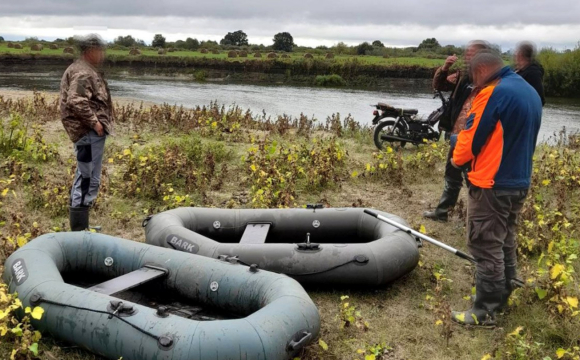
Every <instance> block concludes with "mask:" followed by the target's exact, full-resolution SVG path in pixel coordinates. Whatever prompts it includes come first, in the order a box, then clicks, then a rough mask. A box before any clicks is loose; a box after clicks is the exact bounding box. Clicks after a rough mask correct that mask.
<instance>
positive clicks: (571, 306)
mask: <svg viewBox="0 0 580 360" xmlns="http://www.w3.org/2000/svg"><path fill="white" fill-rule="evenodd" d="M116 113H117V122H118V126H117V133H116V135H115V136H114V137H111V138H110V139H109V140H108V144H107V149H106V154H105V162H104V169H103V187H102V189H101V194H100V196H99V198H98V202H97V205H96V208H95V210H94V215H93V216H92V220H93V222H94V223H95V224H101V225H104V226H105V229H104V232H106V233H108V234H111V235H115V236H119V237H123V238H127V239H132V240H135V241H143V240H144V234H143V230H142V228H141V221H142V219H143V218H144V217H145V216H146V215H147V214H150V213H155V212H158V211H163V210H165V209H169V208H173V207H178V206H190V205H195V206H215V207H228V208H237V207H256V208H261V207H276V206H303V205H304V204H307V203H316V202H320V203H323V204H325V205H326V206H332V207H339V206H358V207H363V206H364V207H374V208H377V209H381V210H384V211H388V212H391V213H394V214H397V215H400V216H402V217H403V218H405V219H407V220H408V221H409V222H410V223H411V224H412V225H413V226H415V227H416V228H423V231H426V232H427V233H428V234H429V235H431V236H433V237H436V238H439V239H441V240H443V241H445V242H447V243H449V244H451V245H453V246H456V247H459V248H462V249H464V248H465V229H464V219H465V213H464V205H463V204H464V201H465V199H462V200H461V203H460V205H459V206H458V209H456V211H455V213H454V215H453V216H452V220H451V222H450V223H448V224H441V223H433V222H425V221H424V220H423V219H422V218H421V212H422V211H423V210H425V209H427V208H429V207H430V206H433V205H435V203H436V201H437V200H438V198H439V195H440V191H441V189H442V169H443V165H444V164H443V162H444V157H445V154H446V150H447V149H446V145H444V144H443V143H432V144H425V145H423V146H420V147H418V148H410V149H407V150H403V151H401V150H396V149H392V148H387V149H386V151H384V152H382V153H377V152H376V151H375V148H374V147H373V145H372V140H371V135H370V131H371V130H370V129H368V128H365V127H361V126H360V125H359V124H358V123H356V122H355V121H354V120H353V119H352V118H350V117H346V118H342V117H340V116H339V115H333V116H331V117H329V118H328V119H327V120H326V121H316V120H315V119H311V118H307V117H306V116H301V117H299V118H297V119H292V118H288V117H275V118H270V117H267V116H265V115H263V116H257V115H255V114H252V113H250V112H249V111H244V110H243V109H240V108H238V107H229V108H227V107H224V106H220V105H218V104H210V105H208V106H205V107H198V108H195V109H185V108H182V107H176V106H170V105H155V106H152V107H150V108H146V107H144V106H143V105H141V106H140V105H139V104H124V105H118V106H117V112H116ZM0 119H1V121H2V122H1V127H0V155H1V157H0V159H1V160H0V161H1V162H0V201H1V203H0V232H1V235H0V263H3V261H4V259H5V258H6V257H7V256H8V255H9V254H10V253H11V252H12V251H14V250H15V249H16V248H18V247H19V246H22V245H24V244H25V243H26V242H27V241H30V240H31V239H33V238H34V237H36V236H38V235H40V234H42V233H45V232H50V231H61V230H63V229H66V228H67V225H66V223H67V217H66V214H67V209H66V206H67V201H68V188H69V185H70V182H71V178H72V174H73V170H74V166H75V162H74V161H73V152H72V146H71V144H70V142H69V141H68V139H67V137H66V135H65V133H64V131H63V130H62V127H61V124H60V122H59V121H58V107H57V103H56V101H55V100H54V97H51V96H49V97H47V96H45V95H41V94H35V95H34V97H31V98H19V99H15V98H14V99H12V98H3V97H1V96H0ZM564 140H565V141H569V143H568V144H565V141H564ZM579 149H580V141H579V140H578V138H577V137H571V138H569V139H568V137H566V136H563V137H562V138H561V141H560V142H559V143H558V144H557V145H554V146H551V147H548V146H543V147H541V148H540V149H539V150H538V153H537V160H536V166H535V168H536V170H535V173H534V190H533V191H532V193H531V195H530V198H529V200H528V202H527V205H526V207H525V209H524V213H523V216H522V218H523V219H522V220H523V221H522V224H521V226H520V233H521V234H520V249H519V250H520V258H521V264H520V265H521V266H520V268H521V270H522V277H523V278H524V279H526V280H527V281H528V283H529V284H530V285H529V286H528V287H527V288H525V289H521V290H518V291H517V292H516V293H515V295H514V296H513V298H512V304H511V307H510V310H509V311H508V313H507V314H505V315H504V316H501V317H500V319H499V326H498V327H496V328H495V329H493V330H478V329H469V328H462V327H459V326H456V325H454V324H453V323H451V322H450V320H449V318H448V317H447V313H448V310H449V308H454V309H465V308H467V307H468V306H469V305H470V301H469V300H468V299H469V295H470V294H471V291H472V290H471V289H472V283H473V270H474V269H473V267H472V266H471V265H470V264H469V263H466V262H463V261H462V260H461V259H459V258H456V257H453V256H451V255H449V254H448V253H445V252H443V251H442V250H440V249H438V248H434V247H432V246H430V245H428V244H427V245H425V247H424V248H423V249H422V257H421V262H420V266H419V267H418V268H417V269H416V270H414V271H413V272H412V273H411V274H409V275H408V276H406V277H404V278H403V279H400V280H398V281H396V282H395V283H393V284H392V285H390V286H388V287H386V288H379V289H374V288H365V289H338V290H329V289H308V290H309V293H310V295H311V296H312V298H313V299H314V301H315V302H316V304H317V305H318V307H319V310H320V313H321V317H322V331H321V337H320V339H317V340H316V342H315V343H313V344H312V345H311V346H309V347H308V348H307V349H306V351H305V352H304V353H303V354H301V356H300V359H302V360H313V359H337V360H338V359H340V360H347V359H348V360H350V359H361V360H362V359H365V360H372V359H375V360H378V359H393V360H394V359H398V360H402V359H436V360H442V359H476V360H479V359H492V358H495V359H510V360H512V359H517V360H520V359H521V360H523V359H546V358H547V357H550V358H551V359H557V358H562V359H578V356H580V353H579V351H578V348H577V347H578V346H579V345H580V344H579V341H578V334H579V333H580V324H579V323H578V318H579V317H578V316H577V315H578V296H579V295H580V291H579V287H578V280H577V278H576V271H578V265H577V255H578V252H579V250H578V242H577V237H576V233H575V229H577V227H578V225H580V221H579V217H578V212H580V204H579V203H578V200H577V199H578V190H579V189H580V153H579V152H578V151H579ZM422 225H423V226H422ZM3 290H4V288H3V287H0V314H2V312H3V311H7V310H8V312H7V313H6V314H7V315H6V316H5V317H3V318H2V317H0V334H1V333H2V331H1V330H2V327H3V326H6V329H14V328H16V327H20V328H24V329H29V328H28V327H27V326H29V325H28V322H27V321H28V320H22V321H21V322H20V323H19V322H18V321H17V322H16V324H14V323H12V322H11V321H12V319H13V317H12V313H13V311H14V310H15V309H13V307H14V306H17V304H15V300H14V299H13V298H11V297H8V294H5V290H4V292H3ZM29 316H33V314H32V313H31V314H30V315H29ZM4 319H9V320H4ZM7 321H10V322H7ZM14 321H16V320H14ZM17 324H20V325H17ZM17 332H18V331H16V333H15V332H14V331H12V330H8V331H7V332H6V334H4V335H3V336H2V341H1V343H0V358H3V359H8V358H9V357H10V354H11V352H12V349H13V348H14V347H18V348H19V349H23V350H22V351H19V353H20V354H21V355H18V356H21V357H22V358H26V357H29V358H30V357H32V356H33V353H34V351H32V350H36V348H34V347H32V350H31V349H30V348H29V347H28V346H30V345H33V344H34V343H36V342H38V339H37V337H38V335H37V334H36V333H34V332H33V331H32V330H29V333H27V335H26V336H27V337H24V336H18V334H17ZM23 334H24V333H23ZM22 344H24V345H25V346H24V347H23V346H22ZM38 344H39V346H38V352H39V355H38V356H39V358H41V359H46V360H48V359H50V360H54V359H63V360H89V359H98V357H96V356H95V355H92V354H90V353H88V352H86V351H84V350H81V349H78V348H75V347H71V346H70V345H69V344H64V343H60V342H57V341H55V340H53V339H50V338H43V339H41V340H40V341H39V342H38Z"/></svg>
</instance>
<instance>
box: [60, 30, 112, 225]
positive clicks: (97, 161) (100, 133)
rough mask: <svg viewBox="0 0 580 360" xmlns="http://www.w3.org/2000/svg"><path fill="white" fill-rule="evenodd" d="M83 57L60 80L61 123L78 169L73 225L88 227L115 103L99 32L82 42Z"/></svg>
mask: <svg viewBox="0 0 580 360" xmlns="http://www.w3.org/2000/svg"><path fill="white" fill-rule="evenodd" d="M79 47H80V50H81V57H80V59H78V60H77V61H75V62H74V63H73V64H72V65H70V66H69V67H68V69H66V71H65V73H64V75H63V76H62V80H61V83H60V111H61V120H62V124H63V126H64V128H65V130H66V132H67V134H68V136H69V138H70V140H71V141H72V142H73V143H74V148H75V153H76V158H77V170H76V173H75V178H74V181H73V185H72V189H71V201H70V208H69V212H70V227H71V230H72V231H80V230H85V229H87V228H88V227H89V208H90V207H91V206H92V205H93V204H94V202H95V199H96V198H97V194H98V192H99V186H100V183H101V167H102V162H103V152H104V149H105V139H106V138H107V135H111V133H112V131H113V124H114V117H113V115H114V114H113V103H112V101H111V93H110V91H109V87H108V86H107V82H106V81H105V79H104V78H103V75H102V73H101V72H100V71H99V67H100V66H101V65H102V63H103V60H104V57H105V43H104V42H103V41H102V40H101V38H100V37H98V36H97V35H89V36H87V37H86V38H83V39H81V40H80V41H79Z"/></svg>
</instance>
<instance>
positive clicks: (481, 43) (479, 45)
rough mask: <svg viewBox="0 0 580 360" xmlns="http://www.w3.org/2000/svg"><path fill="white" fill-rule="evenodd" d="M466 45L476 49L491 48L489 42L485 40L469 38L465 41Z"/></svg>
mask: <svg viewBox="0 0 580 360" xmlns="http://www.w3.org/2000/svg"><path fill="white" fill-rule="evenodd" d="M467 47H474V48H476V49H477V50H479V51H480V50H489V49H491V48H492V47H491V44H490V43H489V42H487V41H485V40H471V41H470V42H469V43H467Z"/></svg>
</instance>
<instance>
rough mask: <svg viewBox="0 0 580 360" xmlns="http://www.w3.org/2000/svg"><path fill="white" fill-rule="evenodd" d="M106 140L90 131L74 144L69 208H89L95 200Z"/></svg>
mask: <svg viewBox="0 0 580 360" xmlns="http://www.w3.org/2000/svg"><path fill="white" fill-rule="evenodd" d="M106 138H107V136H106V135H105V136H99V135H97V133H96V132H95V131H94V130H91V131H90V132H89V133H88V134H87V135H85V136H83V137H82V138H81V139H80V140H79V141H77V142H76V143H75V154H76V158H77V171H76V173H75V178H74V181H73V185H72V190H71V193H70V199H71V207H82V206H85V207H90V206H92V205H93V203H94V201H95V199H96V198H97V194H98V192H99V186H100V185H101V169H102V165H103V152H104V150H105V140H106Z"/></svg>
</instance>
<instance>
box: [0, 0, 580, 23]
mask: <svg viewBox="0 0 580 360" xmlns="http://www.w3.org/2000/svg"><path fill="white" fill-rule="evenodd" d="M0 14H3V15H42V16H46V15H54V16H71V15H78V16H83V15H84V16H86V15H100V16H106V17H109V16H112V17H118V16H142V17H149V16H154V17H163V16H176V17H185V18H211V19H215V20H216V21H231V20H244V19H253V20H254V21H258V22H259V21H262V20H265V19H268V20H276V21H279V22H282V23H292V22H295V21H300V22H310V23H312V24H316V23H319V24H333V25H353V24H373V25H377V24H419V25H422V26H428V27H436V26H441V25H458V24H470V25H480V26H482V25H496V26H502V25H506V24H543V25H561V24H578V23H579V22H580V20H579V18H580V16H579V15H580V1H577V0H555V1H545V0H527V1H526V0H509V1H506V0H485V1H473V0H464V1H457V0H439V1H426V0H407V1H393V0H389V1H378V0H356V1H336V0H334V1H329V0H294V1H266V0H236V1H231V0H228V1H196V2H192V1H186V0H170V1H160V0H97V1H87V2H79V1H78V0H56V1H46V0H27V1H8V0H6V1H3V4H1V5H0Z"/></svg>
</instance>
